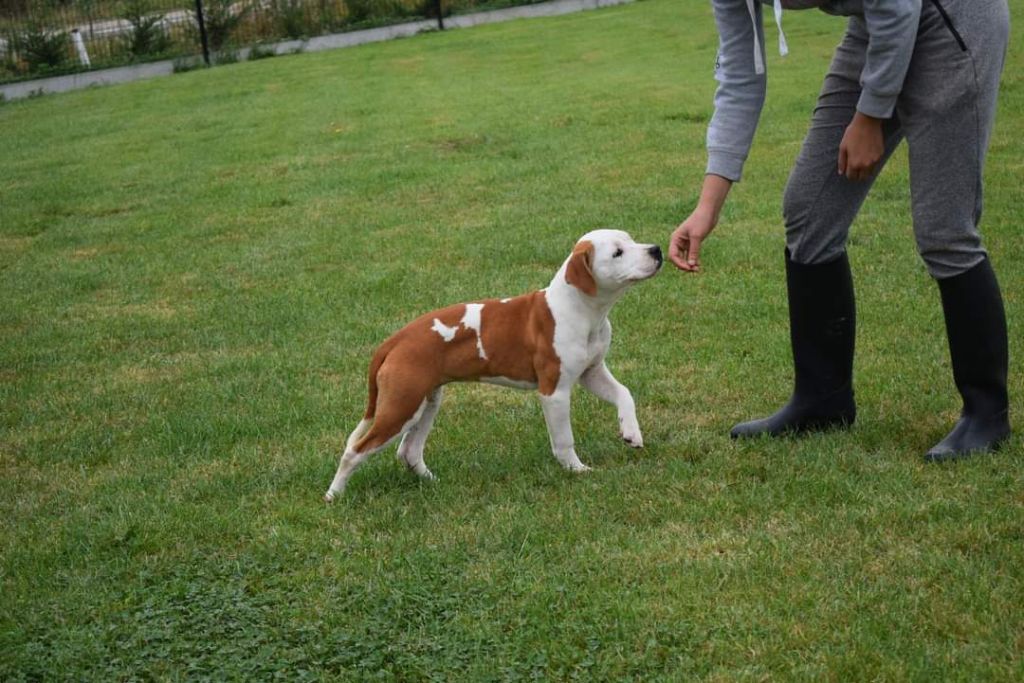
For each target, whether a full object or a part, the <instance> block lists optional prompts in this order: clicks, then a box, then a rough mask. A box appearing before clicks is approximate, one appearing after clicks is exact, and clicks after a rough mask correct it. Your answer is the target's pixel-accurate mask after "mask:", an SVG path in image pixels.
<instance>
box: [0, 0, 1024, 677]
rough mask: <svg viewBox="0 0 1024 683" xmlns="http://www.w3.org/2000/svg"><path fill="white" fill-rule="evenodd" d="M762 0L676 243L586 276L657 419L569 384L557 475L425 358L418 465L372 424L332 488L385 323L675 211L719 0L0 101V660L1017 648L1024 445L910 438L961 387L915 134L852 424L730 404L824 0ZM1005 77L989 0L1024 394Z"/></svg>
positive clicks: (323, 668)
mask: <svg viewBox="0 0 1024 683" xmlns="http://www.w3.org/2000/svg"><path fill="white" fill-rule="evenodd" d="M1011 4H1012V5H1013V9H1014V11H1016V12H1018V13H1019V12H1020V11H1021V10H1024V3H1022V2H1021V1H1020V0H1013V2H1012V3H1011ZM786 29H787V37H788V38H789V42H790V45H791V49H792V52H791V55H790V56H789V57H786V58H785V59H782V58H779V57H778V56H777V55H775V54H772V56H771V57H770V59H769V69H770V73H771V81H770V85H769V102H768V104H767V106H766V108H765V111H764V115H763V119H762V125H761V128H760V131H759V133H758V138H757V140H756V142H755V151H754V153H753V155H752V157H751V159H750V161H749V163H748V165H747V168H746V175H745V181H744V182H743V183H741V184H740V185H738V186H737V187H736V188H734V191H733V196H732V197H731V202H730V204H729V206H728V208H727V210H726V212H725V214H724V216H723V220H722V222H721V224H720V226H719V228H718V230H717V232H716V234H715V235H714V236H713V237H712V239H711V240H710V241H709V242H708V243H707V245H706V248H705V251H704V255H703V261H704V271H705V272H704V273H702V274H701V275H699V276H683V275H682V274H679V273H677V272H675V271H674V270H666V271H664V272H663V273H662V274H661V275H659V276H658V277H657V278H655V279H654V280H653V281H651V282H648V283H645V284H643V285H642V286H639V287H638V288H636V289H635V290H634V291H632V292H631V293H630V294H629V295H628V296H627V298H626V299H625V301H624V302H623V303H622V304H620V305H619V307H617V308H616V309H615V310H614V311H613V314H612V320H613V323H614V325H615V330H616V331H615V341H614V342H613V345H612V352H611V354H610V359H609V365H610V366H611V368H612V370H613V371H614V372H615V373H616V375H618V377H619V378H620V379H621V380H622V381H623V382H624V383H625V384H627V385H628V386H629V387H630V388H631V389H632V390H633V394H634V396H635V398H636V402H637V405H638V412H639V416H640V422H641V425H642V427H643V428H644V431H645V439H646V443H647V447H646V448H645V449H644V450H643V451H640V452H634V451H633V450H631V449H629V448H627V447H626V446H625V445H623V444H622V443H621V442H620V440H619V438H618V436H617V432H616V426H615V413H614V409H613V408H611V407H610V406H607V405H604V404H601V403H599V402H598V401H596V400H595V399H593V398H592V397H590V396H587V395H584V394H583V393H582V392H580V393H579V395H578V396H577V397H576V400H575V403H574V406H575V409H574V426H575V430H576V434H577V442H578V443H577V447H578V451H579V453H580V455H581V457H582V459H583V460H584V461H585V462H586V463H587V464H590V465H592V466H594V468H595V471H594V472H593V473H591V474H588V475H586V476H572V475H570V474H567V473H565V472H563V471H562V470H561V468H560V467H559V466H558V464H557V463H556V461H555V460H554V458H553V457H552V456H551V454H550V450H549V447H548V437H547V433H546V431H545V428H544V424H543V418H542V415H541V411H540V407H539V404H538V402H537V400H536V398H535V397H534V396H533V395H531V394H530V393H527V392H516V391H512V390H508V389H500V388H496V387H490V386H479V385H463V386H457V387H453V388H452V389H451V390H449V391H448V392H447V396H446V399H445V404H444V406H443V408H442V410H441V414H440V416H439V418H438V422H437V428H436V430H435V431H434V433H433V436H432V437H431V441H430V442H429V443H428V445H427V457H426V459H427V463H428V464H429V465H430V467H431V469H432V470H433V471H434V472H435V473H436V474H437V475H438V476H439V478H440V480H439V481H438V482H436V483H434V484H425V483H421V482H420V481H418V480H416V479H415V478H414V477H413V476H412V475H411V474H409V473H408V472H406V471H405V470H404V468H402V467H400V466H399V465H398V463H397V462H396V460H395V458H394V456H393V451H388V452H387V453H385V454H382V455H379V456H377V457H376V458H375V459H373V460H371V461H370V462H368V463H367V464H366V465H365V466H364V467H363V468H362V469H360V470H359V471H358V472H357V473H356V475H355V476H354V478H353V479H352V481H351V483H350V485H349V488H348V490H347V492H346V494H345V496H344V498H343V499H342V500H341V501H340V502H339V503H336V504H335V505H333V506H325V505H324V504H323V503H322V501H321V498H320V497H321V495H322V494H323V492H324V490H325V489H326V487H327V485H328V483H329V482H330V479H331V476H332V475H333V473H334V470H335V467H336V465H337V456H338V452H339V449H340V448H341V446H342V445H343V444H344V441H345V437H346V435H347V433H348V431H349V430H351V429H352V427H353V426H354V425H355V423H356V421H357V420H358V418H359V416H360V414H361V411H362V409H363V406H364V401H365V396H366V389H365V369H366V365H367V363H368V361H369V358H370V355H371V354H372V351H373V349H374V348H375V346H376V345H377V344H378V343H379V342H380V341H382V340H383V339H384V338H386V337H387V336H388V335H389V334H390V333H391V332H392V331H393V330H395V329H396V328H397V327H399V326H400V325H402V324H403V323H404V322H406V321H408V320H409V319H411V318H412V317H414V316H415V315H417V314H419V313H422V312H425V311H427V310H429V309H431V308H434V307H437V306H440V305H443V304H447V303H453V302H457V301H464V300H472V299H476V298H481V297H485V296H486V297H491V296H499V297H500V296H508V295H511V294H515V293H520V292H524V291H528V290H530V289H535V288H538V287H542V286H544V285H545V284H546V283H547V282H548V280H549V279H550V277H551V275H552V273H553V272H554V270H555V269H556V268H557V267H558V265H559V263H560V262H561V261H562V259H563V258H564V257H565V255H566V254H567V253H568V251H569V249H570V248H571V246H572V244H573V242H574V241H575V239H576V237H577V236H578V235H580V234H582V233H584V232H586V231H588V230H590V229H592V228H595V227H601V226H615V227H621V228H624V229H626V230H629V231H630V232H632V233H633V235H634V236H635V237H636V238H637V239H638V240H642V241H656V242H659V243H661V244H662V245H663V246H664V245H665V244H666V240H667V237H668V234H669V232H670V231H671V229H672V228H673V227H674V226H675V225H676V224H677V223H678V222H679V221H680V220H681V219H682V218H684V217H685V215H686V214H687V213H688V211H689V209H690V208H691V207H692V205H693V204H694V202H695V199H696V196H697V192H698V188H699V183H700V181H701V178H702V175H703V168H704V158H705V156H704V149H703V140H704V132H705V126H706V123H707V119H708V117H709V115H710V112H711V96H712V93H713V89H714V86H715V82H714V80H713V78H712V69H713V63H714V58H715V47H716V43H717V38H716V36H715V33H714V29H713V21H712V17H711V11H710V7H709V3H707V2H690V1H687V2H676V1H672V0H649V1H646V2H638V3H635V4H632V5H629V6H623V7H617V8H611V9H605V10H599V11H592V12H585V13H581V14H577V15H572V16H564V17H558V18H551V19H538V20H529V21H516V22H512V23H507V24H501V25H493V26H486V27H479V28H474V29H468V30H458V31H451V32H446V33H443V34H441V33H433V34H428V35H422V36H419V37H416V38H412V39H408V40H401V41H397V42H392V43H387V44H378V45H372V46H366V47H360V48H354V49H349V50H342V51H336V52H329V53H319V54H310V55H299V56H292V57H284V58H279V59H271V60H263V61H260V62H256V63H247V64H237V65H232V66H225V67H220V68H216V69H213V70H209V71H202V72H192V73H188V74H179V75H176V76H174V77H172V78H167V79H162V80H153V81H148V82H141V83H137V84H132V85H128V86H122V87H112V88H103V89H94V90H88V91H82V92H79V93H74V94H68V95H62V96H53V97H45V98H40V99H35V100H29V101H23V102H17V103H8V104H6V105H4V106H2V107H0V150H2V152H0V287H2V294H3V295H2V300H0V301H2V304H0V330H2V334H0V477H2V484H0V487H2V488H0V679H4V680H42V679H47V680H49V679H67V680H75V681H79V680H102V681H111V680H149V679H160V680H179V679H210V680H241V679H246V680H265V679H269V678H271V677H274V676H276V677H280V678H283V679H286V680H294V679H339V680H403V681H412V680H521V679H542V680H584V681H586V680H616V681H617V680H644V681H648V680H673V681H676V680H690V679H708V680H730V681H731V680H737V679H740V680H764V679H777V678H782V679H809V680H820V679H831V680H857V681H860V680H868V679H888V680H892V679H912V680H922V681H925V680H927V681H932V680H940V679H941V680H949V679H959V680H965V681H968V680H969V681H974V680H1015V679H1016V680H1020V678H1021V677H1022V676H1024V460H1022V458H1021V450H1022V443H1024V442H1022V438H1021V437H1020V436H1017V437H1015V438H1014V439H1013V440H1012V441H1011V442H1010V443H1009V444H1008V446H1007V447H1006V449H1005V451H1004V452H1002V453H1001V454H999V455H997V456H995V457H979V458H976V459H973V460H971V461H968V462H964V463H960V464H956V465H952V466H926V465H925V464H924V463H923V462H922V459H921V456H922V455H923V453H924V451H925V450H927V448H929V447H930V446H931V445H933V444H934V443H935V442H936V441H938V440H939V439H940V438H941V437H942V436H943V435H944V434H945V433H946V431H947V430H948V428H949V427H950V426H951V424H952V422H953V421H954V419H955V418H956V416H957V412H958V410H959V398H958V396H957V394H956V391H955V388H954V386H953V380H952V377H951V373H950V368H949V360H948V352H947V349H946V340H945V334H944V328H943V323H942V315H941V307H940V304H939V297H938V291H937V288H936V286H935V284H934V283H933V282H932V281H931V280H930V279H929V277H928V276H927V274H926V272H925V270H924V267H923V265H922V264H921V262H920V259H919V258H918V257H917V255H916V251H915V247H914V242H913V238H912V234H911V228H910V215H909V197H908V190H907V183H908V178H907V163H906V153H905V150H903V151H901V152H900V153H898V154H897V156H896V157H895V158H894V159H893V160H892V162H891V163H890V167H889V168H888V169H887V170H886V171H885V173H884V174H883V176H882V177H881V178H880V180H879V181H878V183H877V186H876V188H875V189H874V192H873V195H872V198H871V199H870V200H869V201H868V203H867V204H866V205H865V207H864V210H863V212H862V215H861V217H860V219H859V220H858V222H857V224H856V225H855V228H854V235H853V238H852V240H851V247H850V255H851V259H852V261H853V267H854V273H855V280H856V283H857V287H858V289H857V293H858V305H859V317H860V326H859V330H858V340H857V344H858V357H857V365H856V383H857V389H858V398H859V406H860V418H859V422H858V424H857V425H856V427H854V428H853V429H852V430H850V431H849V432H845V433H831V434H828V435H818V436H812V437H808V438H805V439H802V440H793V439H786V440H779V441H767V440H765V441H755V442H751V443H743V444H735V443H732V442H730V440H729V439H728V436H727V431H728V428H729V427H730V426H731V425H732V424H733V423H734V422H736V421H738V420H741V419H744V418H748V417H751V416H756V415H759V414H763V413H764V412H766V411H767V410H769V409H770V408H774V407H775V406H776V405H777V404H779V403H780V402H782V401H784V400H785V398H786V397H787V396H788V394H789V389H790V381H791V372H790V360H789V345H788V329H787V324H786V301H785V286H784V279H783V259H782V244H783V238H782V225H781V218H780V213H781V210H780V203H781V195H782V187H783V184H784V182H785V178H786V176H787V174H788V170H789V166H790V164H791V162H792V161H793V159H794V157H795V155H796V153H797V151H798V149H799V145H800V141H801V138H802V135H803V132H804V130H805V128H806V125H807V122H808V118H809V116H810V112H811V109H812V107H813V105H814V101H815V97H816V95H817V91H818V87H819V85H820V80H821V77H822V75H823V73H824V71H825V69H826V67H827V64H828V60H829V56H830V53H831V48H832V47H833V46H834V45H835V43H836V42H837V41H838V38H839V36H840V34H841V32H842V29H843V22H842V21H841V20H839V19H836V18H832V17H828V16H825V15H823V14H820V13H813V12H805V13H789V14H787V19H786ZM767 31H768V35H769V45H770V46H771V47H774V29H772V28H770V27H769V28H768V29H767ZM1022 74H1024V33H1022V29H1021V28H1020V27H1019V24H1015V27H1014V34H1013V42H1012V44H1011V50H1010V54H1009V57H1008V61H1007V67H1006V74H1005V77H1004V91H1003V94H1002V99H1001V109H1000V114H999V122H998V126H997V130H996V133H995V137H994V138H993V141H992V147H991V152H990V155H989V166H988V173H987V185H986V192H987V206H986V212H985V220H984V223H983V231H984V233H985V235H986V239H987V244H988V246H989V248H990V251H991V253H992V256H993V261H994V263H995V266H996V268H997V271H998V272H999V274H1000V278H1001V281H1002V284H1003V287H1004V295H1005V298H1006V302H1007V308H1008V314H1009V319H1010V335H1011V397H1012V403H1013V405H1012V407H1011V410H1012V411H1013V412H1014V414H1015V415H1018V416H1019V415H1021V414H1022V413H1024V410H1022V408H1024V403H1022V397H1024V364H1022V361H1021V359H1022V358H1024V345H1022V343H1021V339H1022V335H1021V329H1022V328H1021V325H1022V324H1024V266H1022V265H1021V264H1022V263H1024V232H1022V227H1021V222H1020V220H1019V217H1020V214H1021V208H1020V207H1021V204H1022V202H1024V189H1022V184H1021V173H1022V167H1024V163H1022V161H1021V159H1022V158H1024V118H1022V116H1021V114H1022V111H1024V75H1022ZM1015 419H1016V422H1017V426H1018V430H1019V431H1024V424H1021V422H1020V420H1019V418H1015Z"/></svg>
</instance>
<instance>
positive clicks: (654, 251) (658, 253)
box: [647, 244, 664, 264]
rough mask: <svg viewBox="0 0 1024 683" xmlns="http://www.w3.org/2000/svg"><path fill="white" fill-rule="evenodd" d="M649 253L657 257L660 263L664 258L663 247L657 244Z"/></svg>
mask: <svg viewBox="0 0 1024 683" xmlns="http://www.w3.org/2000/svg"><path fill="white" fill-rule="evenodd" d="M647 253H648V254H650V255H651V256H653V257H654V258H655V259H657V261H658V263H659V264H660V263H661V262H662V261H663V260H664V259H663V258H662V256H661V247H659V246H658V245H657V244H655V245H654V246H653V247H651V248H650V249H648V250H647Z"/></svg>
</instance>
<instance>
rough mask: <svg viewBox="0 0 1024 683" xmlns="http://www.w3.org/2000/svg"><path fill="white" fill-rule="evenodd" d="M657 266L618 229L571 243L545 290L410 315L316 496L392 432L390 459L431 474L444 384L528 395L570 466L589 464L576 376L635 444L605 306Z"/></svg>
mask: <svg viewBox="0 0 1024 683" xmlns="http://www.w3.org/2000/svg"><path fill="white" fill-rule="evenodd" d="M661 264H662V256H661V249H660V248H659V247H658V246H656V245H653V244H637V243H636V242H634V241H633V238H631V237H630V236H629V235H628V234H627V233H625V232H622V231H621V230H594V231H593V232H589V233H587V234H586V235H584V236H583V237H582V238H580V240H579V241H578V242H577V243H576V247H575V248H574V249H573V252H572V255H571V256H569V258H567V259H566V260H565V263H563V264H562V267H561V268H560V269H559V271H558V273H556V274H555V277H554V279H553V280H552V281H551V284H550V285H548V287H547V288H546V289H542V290H540V291H538V292H532V293H530V294H524V295H522V296H517V297H514V298H510V299H484V300H481V301H478V302H475V303H466V304H456V305H454V306H448V307H447V308H442V309H439V310H436V311H433V312H431V313H427V314H426V315H423V316H420V317H419V318H417V319H416V320H413V321H412V322H411V323H409V324H408V325H406V326H405V327H403V328H402V329H401V330H399V331H398V332H396V333H395V334H394V335H393V336H392V337H391V338H390V339H388V340H387V341H385V342H384V343H383V344H381V345H380V347H379V348H378V349H377V352H376V353H375V354H374V356H373V360H372V361H371V363H370V377H369V385H370V387H369V388H370V396H369V401H368V404H367V407H366V413H365V415H364V416H363V419H362V420H361V421H360V422H359V425H358V426H357V427H356V428H355V431H353V432H352V434H351V435H349V437H348V441H347V443H346V444H345V452H344V454H342V456H341V463H340V464H339V465H338V472H337V474H335V475H334V481H332V482H331V487H330V488H329V489H328V490H327V493H326V494H325V495H324V499H325V500H327V501H328V502H330V501H332V500H334V499H335V498H336V497H337V496H339V495H340V494H341V493H342V491H344V490H345V483H346V482H347V481H348V478H349V477H350V476H351V475H352V472H353V470H355V468H356V467H358V466H359V464H360V463H361V462H363V460H365V459H366V458H367V457H369V456H370V455H372V454H374V453H376V452H377V451H380V450H382V449H384V448H385V447H387V446H388V444H390V443H391V442H392V441H394V440H395V439H397V438H398V437H402V442H401V444H400V445H399V446H398V457H399V459H401V460H402V461H403V462H404V463H405V464H406V465H407V466H408V467H409V469H411V470H412V471H414V472H415V473H416V474H418V475H419V476H421V477H425V478H428V479H432V478H433V477H434V475H433V474H431V472H430V470H429V469H427V466H426V465H425V464H424V462H423V446H424V444H425V443H426V441H427V435H428V434H429V433H430V429H431V427H432V426H433V422H434V417H435V416H436V415H437V409H438V408H439V407H440V405H441V393H442V391H443V388H444V385H445V384H447V383H449V382H467V381H479V382H489V383H491V384H501V385H505V386H513V387H517V388H521V389H537V390H538V391H539V392H540V401H541V406H542V408H543V410H544V419H545V421H546V422H547V426H548V434H549V436H550V437H551V450H552V451H553V452H554V455H555V457H556V458H557V459H558V461H559V462H560V463H561V464H562V466H563V467H565V468H566V469H568V470H572V471H574V472H584V471H587V470H589V469H590V468H589V467H587V466H586V465H584V464H583V463H582V462H580V459H579V458H578V457H577V456H576V450H575V448H574V445H573V435H572V426H571V425H570V423H569V395H570V392H571V390H572V387H573V385H574V384H576V382H577V381H578V382H579V383H580V384H582V385H583V386H584V388H586V389H588V390H590V391H591V392H593V393H594V394H595V395H596V396H597V397H599V398H601V399H603V400H605V401H608V402H609V403H612V404H614V405H615V407H616V408H617V409H618V413H619V433H620V434H621V435H622V438H623V439H625V441H626V443H628V444H629V445H630V446H633V447H634V448H640V447H642V446H643V437H642V436H641V434H640V425H639V424H638V423H637V421H636V408H635V406H634V404H633V397H632V395H631V394H630V393H629V389H627V388H626V387H624V386H623V385H622V384H620V383H619V382H618V380H616V379H615V377H613V376H612V373H611V372H609V371H608V367H607V366H606V365H605V362H604V358H605V354H606V353H607V352H608V345H609V343H610V342H611V338H612V328H611V324H610V323H609V322H608V311H609V310H610V309H611V307H612V306H613V305H614V304H615V302H616V301H618V300H619V298H620V297H621V296H622V295H623V294H624V293H625V291H626V290H627V289H629V287H630V286H631V285H632V284H633V283H635V282H638V281H640V280H646V279H647V278H649V277H652V276H653V275H654V274H655V273H657V272H658V270H659V269H660V268H661Z"/></svg>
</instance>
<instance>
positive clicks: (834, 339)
mask: <svg viewBox="0 0 1024 683" xmlns="http://www.w3.org/2000/svg"><path fill="white" fill-rule="evenodd" d="M786 288H787V291H788V293H789V337H790V342H791V344H792V346H793V367H794V369H795V373H796V380H795V383H794V389H793V396H792V398H790V399H789V403H787V404H786V405H785V406H783V407H782V409H781V410H779V411H778V412H777V413H775V414H774V415H771V416H769V417H766V418H764V419H761V420H753V421H751V422H742V423H740V424H738V425H736V426H735V427H733V428H732V431H730V432H729V435H730V436H731V437H732V438H734V439H738V438H745V437H753V436H760V435H762V434H767V435H769V436H778V435H780V434H785V433H801V432H806V431H817V430H824V429H831V428H833V427H843V426H847V425H851V424H853V421H854V420H855V419H856V417H857V407H856V405H855V404H854V401H853V343H854V336H855V332H856V311H855V307H854V300H853V278H852V276H851V275H850V261H849V259H848V258H847V256H846V253H845V252H844V253H843V255H842V256H840V257H839V258H837V259H836V260H834V261H830V262H828V263H821V264H815V265H810V266H808V265H801V264H799V263H794V262H793V261H792V260H790V257H789V250H788V249H787V250H786Z"/></svg>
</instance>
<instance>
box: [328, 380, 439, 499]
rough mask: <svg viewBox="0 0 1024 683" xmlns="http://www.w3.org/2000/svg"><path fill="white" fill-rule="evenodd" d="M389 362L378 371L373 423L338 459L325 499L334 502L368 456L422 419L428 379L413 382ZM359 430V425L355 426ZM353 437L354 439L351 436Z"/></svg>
mask: <svg viewBox="0 0 1024 683" xmlns="http://www.w3.org/2000/svg"><path fill="white" fill-rule="evenodd" d="M393 373H394V371H393V370H392V371H389V369H388V367H387V363H385V364H384V366H383V367H382V368H381V370H380V372H379V373H378V374H377V386H378V392H379V393H378V396H377V401H376V409H375V411H374V417H373V423H372V424H370V426H369V428H368V429H366V432H365V433H364V434H363V435H362V436H361V437H359V438H358V439H356V440H355V442H354V443H351V444H346V446H345V452H344V453H343V454H342V456H341V462H340V463H338V471H337V472H336V473H335V475H334V480H333V481H332V482H331V486H330V488H328V489H327V493H325V494H324V500H326V501H327V502H331V501H332V500H334V499H335V498H337V497H338V496H339V495H341V492H342V491H344V490H345V484H346V483H347V482H348V479H349V477H351V476H352V472H353V471H354V470H355V469H356V468H357V467H359V465H360V464H362V462H363V461H364V460H366V459H367V458H368V457H370V456H371V455H373V454H374V453H377V452H378V451H381V450H383V449H385V448H387V446H388V445H389V444H390V443H391V442H392V441H394V440H395V439H397V438H398V437H400V436H402V435H403V434H405V433H406V432H407V431H409V430H410V429H412V427H413V426H414V425H415V424H416V423H417V422H419V421H420V418H421V417H423V413H424V411H425V410H426V408H427V396H428V394H429V393H430V392H431V389H432V387H431V385H429V384H427V383H426V382H428V381H429V380H423V381H421V382H420V383H419V384H420V386H410V384H409V381H408V378H405V377H401V376H397V377H396V376H394V374H393ZM356 429H357V431H358V429H359V428H358V427H357V428H356ZM350 441H351V439H350Z"/></svg>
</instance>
